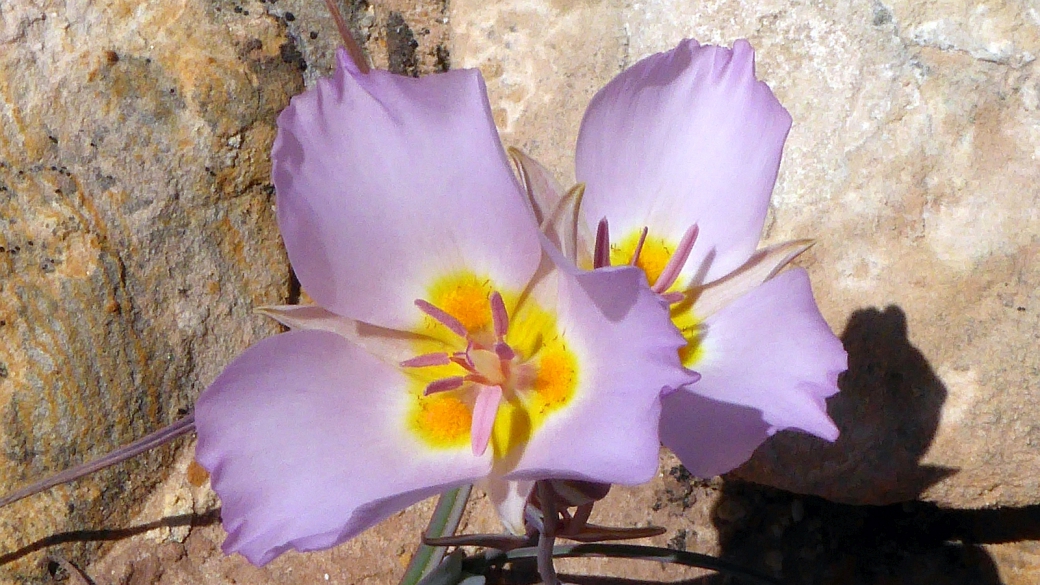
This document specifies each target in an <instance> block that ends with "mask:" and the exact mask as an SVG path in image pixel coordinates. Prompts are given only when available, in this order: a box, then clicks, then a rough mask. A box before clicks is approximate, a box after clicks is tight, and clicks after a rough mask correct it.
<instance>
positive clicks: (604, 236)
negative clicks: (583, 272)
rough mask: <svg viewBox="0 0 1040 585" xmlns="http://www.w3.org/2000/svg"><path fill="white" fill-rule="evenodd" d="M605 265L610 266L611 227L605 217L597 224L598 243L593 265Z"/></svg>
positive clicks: (600, 266)
mask: <svg viewBox="0 0 1040 585" xmlns="http://www.w3.org/2000/svg"><path fill="white" fill-rule="evenodd" d="M604 266H610V228H609V227H608V226H607V218H605V217H604V218H603V219H601V220H599V225H597V226H596V245H595V248H594V251H593V254H592V267H593V268H594V269H595V268H603V267H604Z"/></svg>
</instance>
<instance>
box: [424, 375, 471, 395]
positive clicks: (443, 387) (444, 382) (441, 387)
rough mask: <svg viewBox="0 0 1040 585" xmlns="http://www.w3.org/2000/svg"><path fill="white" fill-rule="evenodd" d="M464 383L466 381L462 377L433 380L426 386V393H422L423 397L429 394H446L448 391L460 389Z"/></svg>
mask: <svg viewBox="0 0 1040 585" xmlns="http://www.w3.org/2000/svg"><path fill="white" fill-rule="evenodd" d="M465 382H466V379H465V378H463V377H462V376H451V377H450V378H441V379H440V380H434V381H433V382H430V383H429V384H427V385H426V391H425V392H423V395H424V396H429V395H430V394H436V393H438V392H447V391H448V390H455V389H458V388H461V387H462V385H463V384H464V383H465Z"/></svg>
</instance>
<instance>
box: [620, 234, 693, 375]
mask: <svg viewBox="0 0 1040 585" xmlns="http://www.w3.org/2000/svg"><path fill="white" fill-rule="evenodd" d="M640 239H642V240H643V242H642V247H640V245H639V242H640ZM637 248H638V250H639V253H638V255H637V256H636V255H635V254H636V249H637ZM678 248H679V245H678V244H677V243H676V242H671V241H668V240H665V239H664V238H661V237H658V236H656V235H654V234H649V233H648V234H647V235H646V237H645V238H643V236H642V230H635V231H633V232H632V233H630V234H628V235H626V236H625V237H624V238H622V239H621V240H619V241H618V242H617V243H612V244H611V246H610V264H611V265H612V266H617V265H625V264H634V265H635V266H638V267H639V268H642V269H643V272H644V273H645V274H646V279H647V283H648V284H649V285H650V286H654V284H656V283H657V279H658V278H660V277H661V274H662V273H663V272H664V270H665V267H666V266H668V262H669V260H671V259H672V255H673V254H674V253H675V252H676V250H677V249H678ZM633 256H635V262H632V258H633ZM685 285H686V283H685V282H684V281H683V279H682V278H677V279H676V281H675V282H674V283H673V284H672V285H671V286H669V287H668V289H667V290H666V291H664V292H665V293H666V294H667V293H676V292H679V291H682V290H683V289H684V288H685ZM692 305H693V301H692V300H691V299H689V298H687V297H683V298H682V299H681V300H679V301H678V302H674V303H672V305H671V310H670V312H671V317H672V323H673V324H674V325H675V326H676V327H677V328H678V329H679V331H680V332H681V333H682V336H683V338H685V339H686V345H685V346H683V347H682V348H680V349H679V359H680V360H681V361H682V364H683V365H684V366H686V367H687V368H692V367H693V366H694V365H696V364H697V363H698V362H700V361H701V359H702V358H703V357H704V346H703V344H702V343H701V339H702V337H703V331H702V327H703V321H702V320H700V319H698V318H697V316H696V315H694V313H693V310H692Z"/></svg>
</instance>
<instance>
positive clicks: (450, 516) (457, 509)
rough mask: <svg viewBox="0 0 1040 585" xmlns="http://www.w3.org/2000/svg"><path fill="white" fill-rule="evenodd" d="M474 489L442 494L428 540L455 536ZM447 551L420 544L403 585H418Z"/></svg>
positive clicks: (431, 523)
mask: <svg viewBox="0 0 1040 585" xmlns="http://www.w3.org/2000/svg"><path fill="white" fill-rule="evenodd" d="M472 489H473V486H471V485H467V486H462V487H460V488H455V489H453V490H451V491H449V492H444V493H443V494H441V497H440V498H439V499H438V500H437V507H436V508H434V510H433V516H431V517H430V525H429V526H427V527H426V536H427V537H428V538H443V537H445V536H451V535H453V534H455V531H456V530H457V529H458V527H459V522H460V521H461V520H462V512H463V511H464V510H465V509H466V501H467V500H468V499H469V493H470V491H471V490H472ZM446 550H447V548H446V547H443V546H430V545H428V544H423V543H420V544H419V548H417V549H416V550H415V554H414V555H412V560H411V562H409V563H408V568H407V569H405V572H404V577H403V578H401V585H415V584H416V583H418V582H419V580H420V579H422V578H423V575H425V574H426V573H429V572H430V571H431V570H432V569H433V568H434V567H436V566H437V565H438V564H439V563H440V562H441V559H443V558H444V553H445V551H446Z"/></svg>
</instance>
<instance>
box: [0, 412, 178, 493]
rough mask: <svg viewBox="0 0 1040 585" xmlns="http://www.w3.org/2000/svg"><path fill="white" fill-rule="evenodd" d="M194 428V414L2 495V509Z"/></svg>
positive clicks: (108, 465) (135, 454) (149, 448)
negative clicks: (96, 457) (95, 457)
mask: <svg viewBox="0 0 1040 585" xmlns="http://www.w3.org/2000/svg"><path fill="white" fill-rule="evenodd" d="M194 430H195V415H194V414H189V415H188V416H186V417H184V418H182V419H181V420H179V421H177V422H175V423H173V424H171V425H169V426H167V427H164V428H161V429H159V430H158V431H155V432H154V433H152V434H150V435H145V436H144V437H142V438H140V439H138V440H136V441H134V442H133V443H130V444H129V445H126V446H123V447H120V448H118V449H116V450H115V451H112V452H111V453H108V454H107V455H104V456H102V457H101V458H99V459H95V460H94V461H90V462H87V463H83V464H82V465H77V466H76V467H73V468H71V469H66V470H65V471H62V472H61V473H57V474H55V475H52V476H50V477H48V478H47V479H44V480H42V481H38V482H36V483H34V484H32V485H28V486H25V487H24V488H22V489H20V490H18V491H16V492H12V493H10V494H7V495H6V496H4V497H3V498H0V508H3V507H4V506H6V505H8V504H13V503H15V502H17V501H18V500H20V499H22V498H27V497H29V496H31V495H33V494H38V493H40V492H42V491H44V490H48V489H50V488H52V487H54V486H56V485H61V484H63V483H69V482H70V481H74V480H77V479H79V478H81V477H83V476H85V475H90V474H91V473H95V472H97V471H101V470H102V469H104V468H106V467H111V466H113V465H115V464H116V463H120V462H122V461H126V460H127V459H130V458H132V457H136V456H138V455H140V454H141V453H144V452H145V451H149V450H151V449H154V448H156V447H158V446H159V445H162V444H163V443H169V442H170V441H172V440H174V439H176V438H177V437H179V436H181V435H186V434H188V433H190V432H192V431H194Z"/></svg>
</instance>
